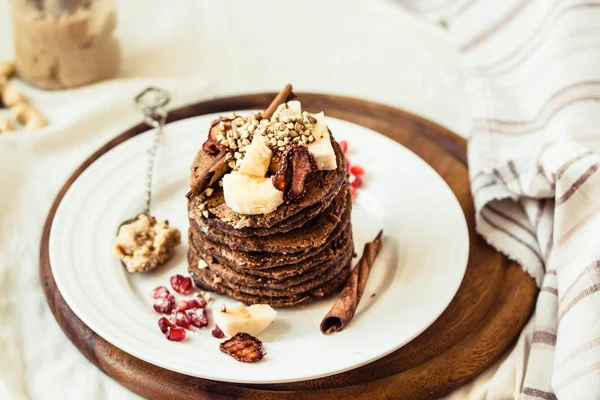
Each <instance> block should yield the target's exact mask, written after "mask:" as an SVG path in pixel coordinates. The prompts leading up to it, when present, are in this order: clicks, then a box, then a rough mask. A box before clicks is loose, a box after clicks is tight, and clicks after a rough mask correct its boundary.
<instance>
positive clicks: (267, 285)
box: [190, 234, 354, 296]
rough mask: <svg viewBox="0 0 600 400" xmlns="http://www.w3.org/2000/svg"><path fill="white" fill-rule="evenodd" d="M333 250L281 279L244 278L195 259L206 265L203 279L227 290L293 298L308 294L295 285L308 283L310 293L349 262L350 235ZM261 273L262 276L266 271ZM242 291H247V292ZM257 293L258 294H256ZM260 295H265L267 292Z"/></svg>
mask: <svg viewBox="0 0 600 400" xmlns="http://www.w3.org/2000/svg"><path fill="white" fill-rule="evenodd" d="M334 246H335V247H334ZM334 246H331V247H332V248H329V249H328V250H329V251H330V252H331V253H332V256H331V257H328V258H327V259H325V260H319V261H314V262H307V263H304V264H305V265H306V269H305V270H296V271H295V272H296V273H295V274H288V275H287V276H286V277H284V278H282V277H281V276H277V275H272V276H256V275H253V274H248V273H246V271H238V270H234V269H232V268H229V267H226V266H223V265H221V264H218V263H215V262H212V261H211V259H210V258H204V257H203V256H202V255H201V254H197V256H198V257H199V258H201V259H204V260H205V262H206V263H207V265H208V266H207V267H206V268H204V272H205V273H206V274H207V275H209V276H210V277H212V278H213V279H215V278H217V279H218V280H222V281H223V284H224V285H225V286H228V287H230V288H234V289H238V290H240V291H243V292H248V293H253V294H260V293H261V292H260V290H264V289H273V290H275V291H286V290H291V292H290V293H294V294H296V293H302V292H305V291H307V290H308V289H306V288H305V289H303V290H300V289H301V288H300V287H298V285H300V284H305V283H307V282H309V281H310V283H309V285H312V286H310V289H312V288H314V287H316V286H318V285H319V284H321V283H323V282H325V281H327V280H328V277H331V276H332V275H331V273H333V272H338V271H339V269H340V266H342V265H346V264H347V263H348V262H349V261H350V260H351V258H352V253H353V250H354V246H353V243H352V239H351V235H350V234H345V235H343V238H342V240H340V241H338V242H337V243H335V244H334ZM311 261H313V260H311ZM194 267H195V266H193V265H190V269H191V268H194ZM292 268H293V267H292ZM292 268H290V270H292ZM332 271H333V272H332ZM262 272H263V273H265V272H270V271H262ZM274 276H275V277H274ZM245 288H248V290H246V289H245ZM257 290H259V291H258V292H257ZM264 293H265V294H267V292H264ZM269 295H271V296H277V295H279V294H275V292H271V293H270V294H269Z"/></svg>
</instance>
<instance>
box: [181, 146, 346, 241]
mask: <svg viewBox="0 0 600 400" xmlns="http://www.w3.org/2000/svg"><path fill="white" fill-rule="evenodd" d="M331 143H332V145H333V149H334V151H335V153H336V161H337V165H338V168H337V169H336V170H334V171H316V172H315V173H314V174H313V175H312V176H311V179H310V180H309V181H308V182H307V186H306V194H305V196H304V198H303V199H302V201H300V202H299V203H289V204H288V203H284V204H282V205H281V206H279V207H278V208H277V210H275V211H274V212H272V213H270V214H267V215H243V214H238V213H236V212H234V211H233V210H231V209H230V208H229V207H228V206H227V204H225V198H224V197H223V190H222V189H221V188H218V189H217V190H215V191H214V192H213V194H212V196H210V197H208V199H207V200H206V208H207V210H208V211H209V212H210V213H211V214H212V216H211V218H208V219H207V221H206V224H207V225H210V226H212V227H217V228H219V229H220V230H221V231H226V230H228V231H230V232H233V231H232V230H236V229H244V228H271V227H274V226H275V225H277V224H279V223H281V222H282V221H284V220H286V219H288V218H290V217H292V216H293V215H296V214H297V213H299V212H300V211H302V210H304V209H306V208H307V207H311V206H313V205H316V204H320V203H322V205H321V207H320V208H319V207H317V208H315V209H314V210H312V214H314V215H316V214H318V213H319V211H320V210H322V209H324V208H325V207H326V206H327V205H328V203H329V202H330V201H331V199H333V198H334V197H335V196H336V195H337V194H338V192H339V190H340V188H341V187H342V185H343V184H344V182H345V181H346V178H347V175H348V168H347V166H346V161H345V158H344V154H343V153H342V151H341V149H340V146H339V145H338V143H337V142H336V141H335V140H334V139H333V137H332V138H331ZM214 158H215V157H214V156H211V155H209V154H207V153H206V152H204V150H202V149H201V150H200V151H199V152H198V154H197V155H196V158H195V159H194V162H193V164H192V168H191V177H190V182H193V181H194V180H195V179H196V178H197V177H198V175H199V174H200V173H201V172H202V171H204V170H205V169H206V168H207V166H208V165H210V164H211V162H212V161H213V160H214ZM191 203H192V204H191V207H194V206H196V205H197V203H198V199H197V198H196V199H193V200H192V201H191Z"/></svg>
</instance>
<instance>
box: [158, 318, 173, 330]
mask: <svg viewBox="0 0 600 400" xmlns="http://www.w3.org/2000/svg"><path fill="white" fill-rule="evenodd" d="M176 326H177V325H175V324H174V323H172V322H171V321H169V320H168V319H167V318H166V317H160V319H159V320H158V327H159V328H160V331H161V332H162V333H167V331H168V330H169V328H175V327H176Z"/></svg>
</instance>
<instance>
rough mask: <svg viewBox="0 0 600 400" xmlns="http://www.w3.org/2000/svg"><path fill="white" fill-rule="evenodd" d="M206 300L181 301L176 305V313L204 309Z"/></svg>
mask: <svg viewBox="0 0 600 400" xmlns="http://www.w3.org/2000/svg"><path fill="white" fill-rule="evenodd" d="M205 307H206V300H204V299H198V300H196V299H190V300H181V301H180V302H179V303H177V311H185V310H189V309H191V308H205Z"/></svg>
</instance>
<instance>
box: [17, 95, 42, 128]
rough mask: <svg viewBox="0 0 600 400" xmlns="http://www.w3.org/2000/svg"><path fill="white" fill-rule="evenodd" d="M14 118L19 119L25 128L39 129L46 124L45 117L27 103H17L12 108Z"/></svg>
mask: <svg viewBox="0 0 600 400" xmlns="http://www.w3.org/2000/svg"><path fill="white" fill-rule="evenodd" d="M12 110H13V113H14V114H15V118H16V119H17V121H19V122H20V123H21V124H23V126H24V127H25V128H26V129H39V128H43V127H44V126H46V125H48V121H46V118H45V117H44V116H43V115H42V113H40V112H39V111H38V109H37V108H35V107H34V106H33V105H31V104H29V103H25V102H22V103H19V104H17V105H16V106H14V107H13V108H12Z"/></svg>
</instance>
